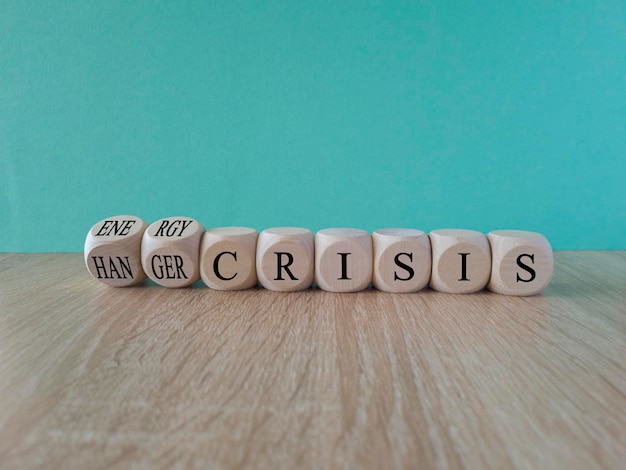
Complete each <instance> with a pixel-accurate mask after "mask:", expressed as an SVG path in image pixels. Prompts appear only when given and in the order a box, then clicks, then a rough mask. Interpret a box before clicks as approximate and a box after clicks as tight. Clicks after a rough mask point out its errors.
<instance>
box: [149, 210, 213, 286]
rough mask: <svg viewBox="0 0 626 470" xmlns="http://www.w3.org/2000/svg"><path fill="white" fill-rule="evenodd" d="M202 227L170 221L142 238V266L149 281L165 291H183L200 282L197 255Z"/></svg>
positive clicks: (187, 220)
mask: <svg viewBox="0 0 626 470" xmlns="http://www.w3.org/2000/svg"><path fill="white" fill-rule="evenodd" d="M203 233H204V227H203V226H202V225H201V224H200V223H199V222H197V221H195V220H193V219H190V218H186V217H169V218H167V219H161V220H158V221H156V222H154V223H153V224H152V225H150V226H149V227H148V228H147V230H146V231H145V232H144V234H143V240H142V243H141V263H142V265H143V269H144V271H145V272H146V274H147V275H148V277H149V278H150V279H151V280H152V281H154V282H155V283H157V284H159V285H161V286H164V287H186V286H190V285H191V284H193V283H194V282H196V281H198V280H199V279H200V269H199V252H200V240H201V238H202V234H203Z"/></svg>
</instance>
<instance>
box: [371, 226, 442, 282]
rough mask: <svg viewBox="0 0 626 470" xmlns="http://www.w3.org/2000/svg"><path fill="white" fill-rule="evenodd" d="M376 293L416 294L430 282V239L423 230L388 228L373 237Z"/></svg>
mask: <svg viewBox="0 0 626 470" xmlns="http://www.w3.org/2000/svg"><path fill="white" fill-rule="evenodd" d="M372 242H373V247H374V277H373V284H374V287H375V288H376V289H379V290H382V291H386V292H395V293H406V292H417V291H419V290H421V289H423V288H424V287H425V286H426V284H428V281H429V280H430V272H431V265H432V256H431V250H430V239H429V238H428V235H427V234H426V233H424V232H422V231H421V230H415V229H410V228H387V229H380V230H376V231H375V232H374V233H372Z"/></svg>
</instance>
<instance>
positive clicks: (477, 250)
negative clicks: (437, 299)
mask: <svg viewBox="0 0 626 470" xmlns="http://www.w3.org/2000/svg"><path fill="white" fill-rule="evenodd" d="M429 238H430V244H431V248H432V257H433V265H432V273H431V276H430V287H431V288H432V289H435V290H438V291H440V292H448V293H451V294H469V293H471V292H477V291H479V290H481V289H483V288H484V287H485V286H486V285H487V283H488V282H489V277H490V275H491V249H490V247H489V241H488V240H487V237H486V236H485V235H484V234H482V233H480V232H476V231H473V230H461V229H441V230H433V231H432V232H430V234H429Z"/></svg>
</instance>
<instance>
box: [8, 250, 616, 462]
mask: <svg viewBox="0 0 626 470" xmlns="http://www.w3.org/2000/svg"><path fill="white" fill-rule="evenodd" d="M625 358H626V252H556V253H555V274H554V278H553V280H552V283H551V284H550V286H548V288H547V289H546V290H545V291H544V292H543V294H542V295H541V296H535V297H507V296H502V295H498V294H494V293H490V292H481V293H478V294H471V295H452V294H444V293H438V292H434V291H432V290H429V289H426V290H423V291H421V292H418V293H414V294H389V293H384V292H379V291H375V290H371V289H370V290H366V291H363V292H359V293H355V294H334V293H329V292H323V291H321V290H312V289H310V290H306V291H301V292H295V293H277V292H272V291H268V290H265V289H256V288H255V289H252V290H247V291H237V292H226V291H221V292H220V291H214V290H210V289H207V288H202V287H192V288H187V289H166V288H161V287H157V286H155V285H153V284H148V285H145V286H139V287H130V288H124V289H113V288H110V287H107V286H105V285H103V284H101V283H99V282H97V281H96V280H94V279H93V278H92V277H91V276H90V275H89V274H88V273H87V271H86V269H85V266H84V263H83V260H82V255H81V254H55V255H49V254H43V255H36V254H3V255H0V467H2V468H23V467H27V468H38V467H50V468H128V467H130V466H135V467H137V468H171V467H172V466H177V467H199V468H206V467H211V468H272V469H274V468H320V469H325V468H418V467H419V468H511V467H514V468H548V467H549V468H567V469H569V468H581V469H583V468H584V469H587V468H621V467H622V466H623V463H624V462H625V461H626V367H625V361H624V359H625Z"/></svg>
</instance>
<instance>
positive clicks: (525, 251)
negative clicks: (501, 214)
mask: <svg viewBox="0 0 626 470" xmlns="http://www.w3.org/2000/svg"><path fill="white" fill-rule="evenodd" d="M487 238H488V239H489V243H490V244H491V256H492V265H491V266H492V267H491V280H490V281H489V284H488V285H487V288H488V289H489V290H491V291H493V292H497V293H499V294H506V295H520V296H522V295H535V294H539V293H540V292H541V291H542V290H543V289H544V288H545V287H546V286H547V285H548V283H549V282H550V279H551V278H552V273H553V271H554V259H553V254H552V247H551V246H550V242H548V240H547V239H546V237H544V236H543V235H541V234H540V233H536V232H526V231H521V230H495V231H493V232H489V233H488V234H487Z"/></svg>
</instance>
